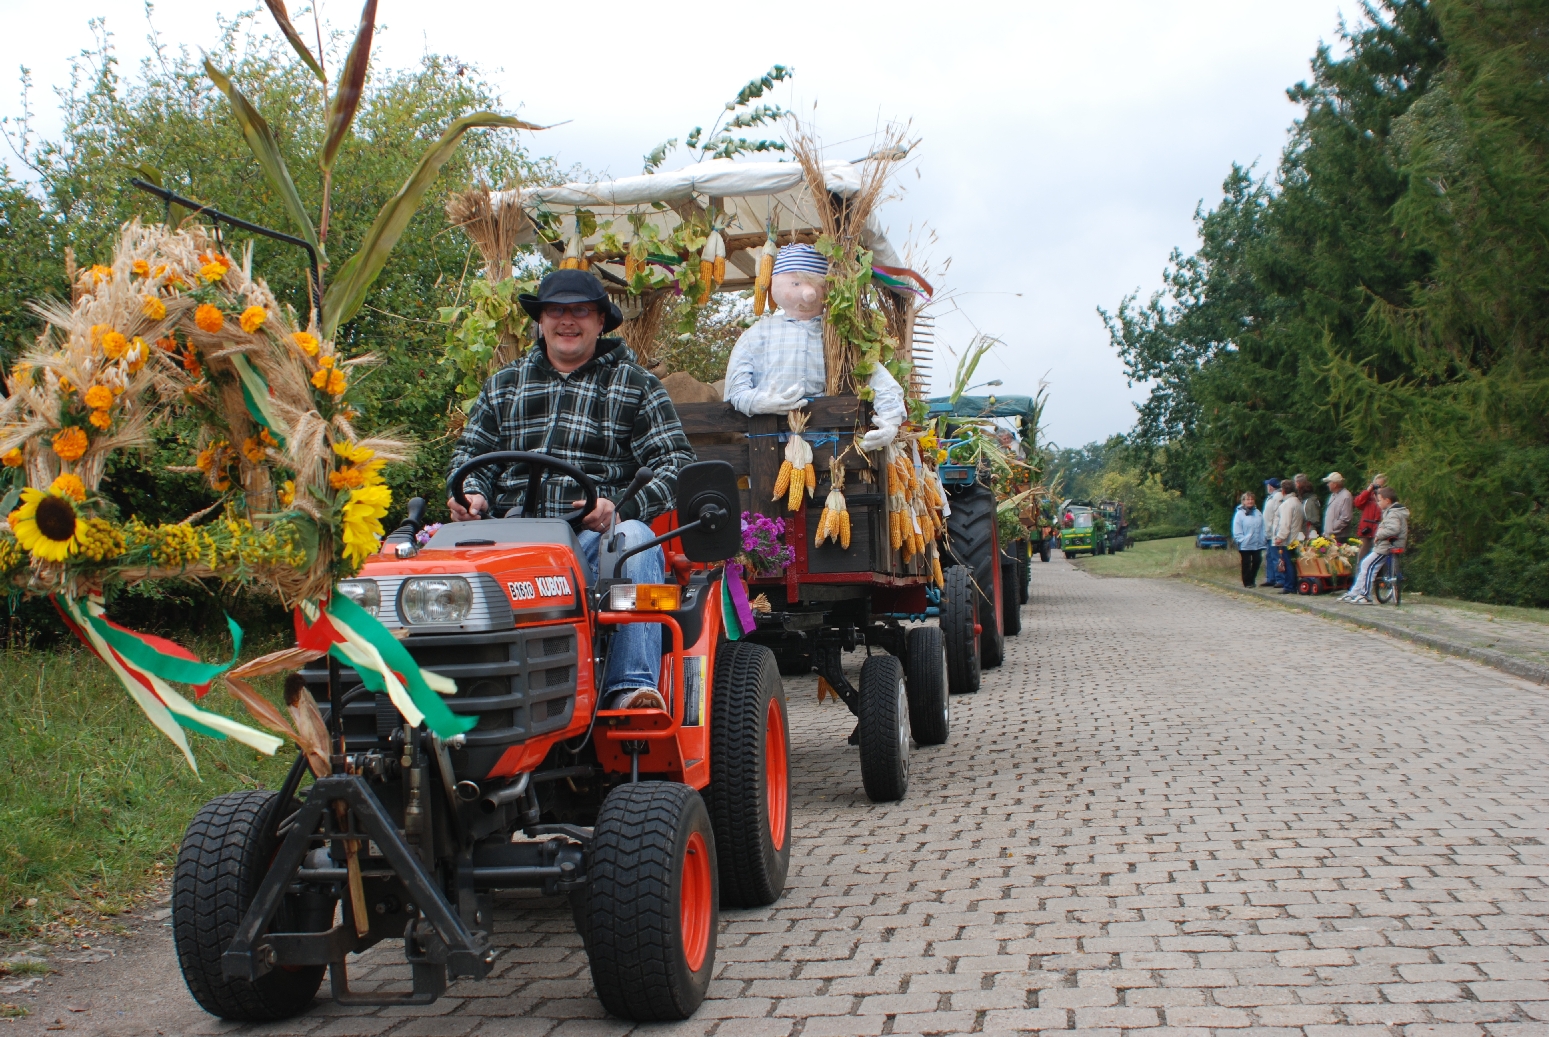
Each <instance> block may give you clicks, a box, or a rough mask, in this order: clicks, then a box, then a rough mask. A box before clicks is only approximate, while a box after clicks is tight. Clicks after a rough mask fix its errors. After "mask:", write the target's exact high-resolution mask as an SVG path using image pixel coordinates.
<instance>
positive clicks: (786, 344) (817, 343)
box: [724, 310, 907, 428]
mask: <svg viewBox="0 0 1549 1037" xmlns="http://www.w3.org/2000/svg"><path fill="white" fill-rule="evenodd" d="M870 384H871V389H872V392H874V393H875V394H876V398H875V399H874V400H873V401H872V409H873V410H874V411H875V412H876V417H877V420H878V421H879V422H884V421H885V422H886V423H888V424H891V425H892V426H894V427H895V428H896V427H897V426H899V425H902V424H903V423H904V417H905V415H906V414H907V411H906V410H905V408H904V391H903V389H902V388H901V387H900V386H899V384H898V381H897V380H896V379H895V378H894V377H893V376H892V375H891V374H889V373H888V372H887V369H886V368H884V367H883V366H882V365H881V364H878V365H877V369H876V370H875V371H873V372H872V375H871V379H870ZM793 385H794V386H798V387H799V388H800V389H801V394H802V396H805V397H808V398H812V397H816V396H822V395H823V389H824V387H825V378H824V365H823V318H822V317H821V316H818V317H813V318H812V319H810V320H797V319H796V318H794V317H787V316H786V315H785V311H783V310H782V311H780V312H779V313H773V314H770V315H769V316H767V317H764V318H762V319H761V320H759V321H758V323H756V324H754V325H753V326H752V327H751V328H749V329H748V330H747V331H744V332H743V333H742V337H741V338H739V339H738V340H737V344H736V345H735V346H733V347H732V351H731V359H730V360H729V361H727V364H726V391H725V393H724V399H725V400H726V402H727V403H729V404H731V405H732V406H733V407H735V408H737V409H738V410H739V411H741V412H742V413H744V414H751V413H752V407H753V401H754V399H755V398H756V397H757V396H758V395H759V394H760V393H761V392H765V391H769V390H774V391H777V392H778V391H780V390H783V389H788V388H790V387H791V386H793Z"/></svg>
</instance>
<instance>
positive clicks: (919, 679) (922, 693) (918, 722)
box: [904, 627, 952, 745]
mask: <svg viewBox="0 0 1549 1037" xmlns="http://www.w3.org/2000/svg"><path fill="white" fill-rule="evenodd" d="M942 651H943V648H942V636H941V628H940V627H915V628H913V629H912V630H910V631H909V633H908V635H907V637H906V638H905V641H904V654H905V661H904V680H905V681H906V682H907V683H908V685H909V727H910V728H911V729H912V730H913V732H914V740H915V742H916V743H918V744H920V745H941V744H942V743H943V742H945V741H946V740H947V739H948V738H949V737H950V736H951V734H952V712H951V711H952V705H951V702H952V698H951V696H950V695H948V694H947V674H946V664H945V663H944V662H943V659H942Z"/></svg>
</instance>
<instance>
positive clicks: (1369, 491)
mask: <svg viewBox="0 0 1549 1037" xmlns="http://www.w3.org/2000/svg"><path fill="white" fill-rule="evenodd" d="M1387 484H1388V477H1387V476H1386V475H1383V474H1382V473H1381V472H1378V473H1377V474H1376V475H1374V476H1372V481H1371V485H1370V486H1368V487H1366V489H1364V490H1362V491H1361V492H1360V493H1358V494H1356V495H1355V500H1354V501H1352V502H1351V503H1352V504H1354V505H1355V507H1357V508H1360V509H1361V523H1360V526H1359V527H1358V528H1357V530H1356V534H1355V535H1356V536H1358V537H1360V538H1361V554H1360V557H1361V558H1362V559H1364V558H1365V557H1366V556H1367V555H1369V554H1371V553H1372V538H1373V537H1375V536H1376V535H1377V523H1379V522H1381V521H1382V506H1381V505H1380V504H1379V503H1378V498H1377V491H1378V490H1380V489H1382V488H1383V487H1384V486H1386V485H1387Z"/></svg>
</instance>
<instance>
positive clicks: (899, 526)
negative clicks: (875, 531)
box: [887, 511, 904, 551]
mask: <svg viewBox="0 0 1549 1037" xmlns="http://www.w3.org/2000/svg"><path fill="white" fill-rule="evenodd" d="M903 518H904V517H903V516H902V515H900V514H899V513H898V512H896V511H893V512H889V513H888V516H887V534H888V540H889V541H891V543H892V545H893V550H895V551H896V550H898V548H899V547H900V546H901V545H902V544H903V542H904V523H903Z"/></svg>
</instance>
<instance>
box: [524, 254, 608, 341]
mask: <svg viewBox="0 0 1549 1037" xmlns="http://www.w3.org/2000/svg"><path fill="white" fill-rule="evenodd" d="M516 301H517V302H519V303H521V304H522V309H524V310H526V311H527V315H528V316H529V317H531V318H532V319H533V320H537V319H538V318H539V317H541V316H542V315H543V307H544V305H545V304H547V303H551V302H552V303H558V304H559V305H561V306H563V305H565V304H567V303H573V302H595V303H601V304H602V305H603V307H604V309H603V314H602V333H603V334H604V335H606V334H607V333H608V332H610V331H612V330H613V329H614V328H616V327H618V326H619V325H620V324H622V323H624V314H623V313H622V312H620V310H619V308H618V306H617V305H616V304H615V303H614V302H613V300H611V299H609V298H608V290H607V289H606V288H604V287H603V286H602V282H601V281H599V280H597V278H596V277H594V276H592V275H591V274H589V273H587V272H586V271H585V270H556V271H554V272H553V273H552V274H549V276H547V277H545V278H544V279H543V280H542V281H541V282H540V283H539V285H538V294H537V295H532V294H530V293H527V292H523V293H522V294H521V295H518V296H517V297H516Z"/></svg>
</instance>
